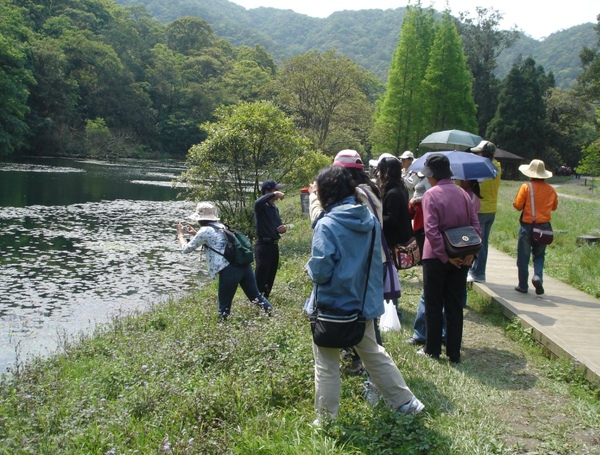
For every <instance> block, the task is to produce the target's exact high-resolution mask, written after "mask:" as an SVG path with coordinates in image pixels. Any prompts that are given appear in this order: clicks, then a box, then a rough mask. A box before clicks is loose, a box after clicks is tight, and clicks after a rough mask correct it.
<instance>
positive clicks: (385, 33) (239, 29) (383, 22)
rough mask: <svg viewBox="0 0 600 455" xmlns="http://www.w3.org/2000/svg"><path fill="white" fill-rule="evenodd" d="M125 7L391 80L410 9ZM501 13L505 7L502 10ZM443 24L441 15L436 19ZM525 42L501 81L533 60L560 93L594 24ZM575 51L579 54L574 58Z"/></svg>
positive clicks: (503, 62) (275, 52) (125, 1)
mask: <svg viewBox="0 0 600 455" xmlns="http://www.w3.org/2000/svg"><path fill="white" fill-rule="evenodd" d="M116 1H117V3H120V4H122V5H135V4H144V5H145V6H146V8H147V9H148V11H149V12H150V13H151V14H152V16H153V17H154V18H156V19H158V20H159V21H160V22H163V23H168V22H170V21H172V20H174V19H177V18H178V17H181V16H187V15H191V16H196V17H200V18H202V19H204V20H205V21H207V22H208V23H209V24H210V25H211V27H212V28H213V30H214V31H215V34H216V35H218V36H220V37H222V38H225V39H227V40H228V41H230V42H231V43H232V44H233V45H235V46H241V45H246V46H254V45H255V44H260V45H262V46H264V47H265V49H266V50H267V51H268V52H269V53H270V54H271V55H272V56H273V58H274V59H275V61H277V62H280V61H282V60H285V59H287V58H290V57H292V56H294V55H297V54H302V53H305V52H308V51H310V50H318V51H321V52H325V51H327V50H330V49H335V50H337V51H338V52H340V53H341V54H343V55H346V56H348V57H350V58H351V59H352V60H354V61H355V62H356V63H358V64H359V65H361V66H362V67H363V68H365V69H367V70H369V71H372V72H374V73H375V74H377V75H378V76H379V77H380V78H382V79H386V78H387V73H388V68H389V64H390V61H391V60H392V54H393V52H394V49H395V47H396V45H397V43H398V36H399V33H400V27H401V25H402V22H403V20H404V17H405V16H406V8H405V7H402V8H396V9H387V10H382V9H370V10H361V11H340V12H336V13H333V14H332V15H331V16H329V17H327V18H314V17H309V16H306V15H304V14H298V13H295V12H294V11H292V10H283V9H276V8H265V7H260V8H253V9H249V10H247V9H245V8H244V7H242V6H239V5H236V4H235V3H232V2H230V1H227V0H172V1H169V2H164V1H160V0H116ZM498 9H499V10H500V11H501V10H502V6H501V5H500V6H498ZM436 17H437V18H438V19H439V17H440V14H439V13H438V14H436ZM519 36H520V39H519V40H517V41H516V42H515V43H514V44H513V45H512V46H511V47H509V48H507V49H505V50H504V51H503V52H502V53H501V54H500V56H499V57H498V68H497V71H496V75H497V76H498V77H499V78H500V79H502V78H504V77H505V76H506V75H507V74H508V72H509V71H510V68H511V66H512V65H513V64H514V62H515V61H516V59H517V58H518V57H519V56H522V57H523V58H526V57H532V58H533V59H534V60H535V61H536V62H537V63H539V64H540V65H542V66H543V67H544V68H545V69H546V71H552V73H553V74H554V77H555V80H556V86H557V87H559V88H568V87H570V86H572V84H573V82H574V79H575V77H576V76H577V75H578V74H579V73H580V72H581V68H580V62H579V55H578V54H579V49H581V48H582V47H583V46H587V47H591V46H593V45H594V43H595V42H596V35H595V32H594V24H592V23H589V24H582V25H578V26H575V27H571V28H569V29H566V30H561V31H557V32H556V33H553V34H552V35H550V36H548V37H547V38H546V39H544V40H542V41H538V40H535V39H533V38H531V37H528V36H526V35H523V34H522V33H520V34H519ZM574 50H577V51H576V52H574Z"/></svg>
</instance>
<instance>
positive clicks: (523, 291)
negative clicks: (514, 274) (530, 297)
mask: <svg viewBox="0 0 600 455" xmlns="http://www.w3.org/2000/svg"><path fill="white" fill-rule="evenodd" d="M515 291H517V292H520V293H521V294H527V289H521V288H520V287H519V286H515Z"/></svg>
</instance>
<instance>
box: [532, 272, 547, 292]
mask: <svg viewBox="0 0 600 455" xmlns="http://www.w3.org/2000/svg"><path fill="white" fill-rule="evenodd" d="M531 284H533V287H534V288H535V293H536V294H537V295H542V294H543V293H544V286H542V279H541V278H540V277H539V276H537V275H533V278H532V280H531Z"/></svg>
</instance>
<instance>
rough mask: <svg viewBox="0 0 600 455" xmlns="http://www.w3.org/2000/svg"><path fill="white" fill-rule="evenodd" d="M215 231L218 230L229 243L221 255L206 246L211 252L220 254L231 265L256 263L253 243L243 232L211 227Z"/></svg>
mask: <svg viewBox="0 0 600 455" xmlns="http://www.w3.org/2000/svg"><path fill="white" fill-rule="evenodd" d="M209 226H211V225H209ZM211 227H212V228H214V229H218V230H220V231H222V232H223V233H224V234H225V239H226V240H227V243H226V244H225V252H224V253H221V252H219V251H217V250H215V249H214V248H211V247H210V246H208V245H206V247H207V248H208V249H209V250H213V251H214V252H215V253H217V254H220V255H221V256H223V257H224V258H225V259H227V262H229V263H230V264H231V265H247V264H250V263H251V262H253V261H254V253H253V252H252V243H250V239H249V238H248V237H247V236H246V234H244V233H243V232H242V231H237V230H235V229H228V228H227V227H225V228H217V227H215V226H211Z"/></svg>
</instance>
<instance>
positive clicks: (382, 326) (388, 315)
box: [379, 300, 402, 332]
mask: <svg viewBox="0 0 600 455" xmlns="http://www.w3.org/2000/svg"><path fill="white" fill-rule="evenodd" d="M383 305H384V306H385V313H383V315H382V316H381V318H380V319H379V330H380V331H382V332H389V331H390V330H391V331H394V332H399V331H400V330H401V329H402V326H401V325H400V319H398V313H397V312H396V305H394V302H392V301H391V300H384V302H383Z"/></svg>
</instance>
